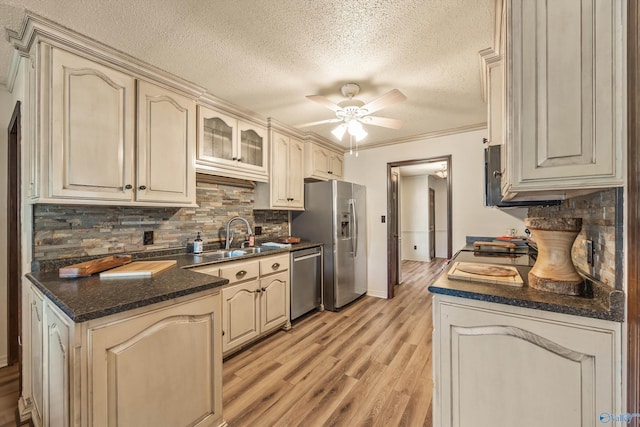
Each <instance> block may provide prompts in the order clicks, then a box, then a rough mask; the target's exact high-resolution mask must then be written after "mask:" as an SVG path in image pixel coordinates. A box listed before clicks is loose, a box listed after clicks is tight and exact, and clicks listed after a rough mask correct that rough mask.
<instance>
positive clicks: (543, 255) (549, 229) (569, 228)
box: [524, 218, 585, 295]
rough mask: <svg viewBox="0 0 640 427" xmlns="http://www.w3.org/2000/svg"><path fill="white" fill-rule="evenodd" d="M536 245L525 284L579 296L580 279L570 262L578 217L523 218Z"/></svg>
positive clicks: (582, 290) (580, 222)
mask: <svg viewBox="0 0 640 427" xmlns="http://www.w3.org/2000/svg"><path fill="white" fill-rule="evenodd" d="M524 223H525V225H526V226H527V228H528V229H529V231H531V235H532V236H533V239H534V240H535V241H536V243H537V244H538V258H537V259H536V262H535V264H534V265H533V267H532V268H531V270H530V271H529V286H530V287H532V288H534V289H539V290H542V291H548V292H555V293H558V294H564V295H583V294H584V292H585V283H584V279H583V278H582V276H580V274H578V272H577V271H576V268H575V266H574V265H573V261H571V247H572V246H573V242H574V241H575V240H576V237H577V236H578V233H579V232H580V230H581V229H582V218H525V220H524Z"/></svg>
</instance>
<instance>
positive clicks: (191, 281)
mask: <svg viewBox="0 0 640 427" xmlns="http://www.w3.org/2000/svg"><path fill="white" fill-rule="evenodd" d="M320 245H321V244H320V243H308V242H307V243H299V244H295V245H292V247H291V248H268V249H266V250H265V251H264V252H262V253H258V254H249V255H243V256H237V257H231V258H225V259H223V260H213V259H211V258H207V257H206V256H198V255H194V254H192V253H191V254H185V253H176V254H171V255H163V256H155V257H150V256H149V255H148V253H143V254H132V260H133V261H140V260H144V259H146V260H150V259H154V260H161V259H175V260H176V261H177V267H172V268H170V269H168V270H165V271H163V272H161V273H158V274H157V275H155V276H154V277H150V278H127V279H115V278H111V279H100V275H99V274H94V275H92V276H90V277H83V278H77V279H61V278H59V277H58V268H60V267H64V266H67V265H71V264H75V263H78V262H83V261H88V260H89V259H91V258H84V259H73V260H69V259H66V260H56V261H48V262H42V263H40V264H39V268H40V271H33V272H31V273H29V274H27V275H26V277H27V278H28V279H29V280H30V281H31V282H32V283H33V284H35V286H36V287H37V288H38V289H40V291H42V292H43V293H44V294H45V295H46V296H47V298H49V299H50V300H51V301H52V302H53V303H54V304H56V305H57V306H58V307H59V308H60V309H61V310H62V311H63V312H64V313H65V314H66V315H67V316H69V317H70V318H71V320H73V321H74V322H77V323H80V322H85V321H87V320H92V319H97V318H100V317H104V316H108V315H110V314H115V313H120V312H123V311H127V310H132V309H134V308H138V307H144V306H146V305H150V304H154V303H158V302H162V301H167V300H170V299H173V298H178V297H181V296H184V295H189V294H192V293H196V292H201V291H205V290H208V289H213V288H216V287H220V286H223V285H225V284H227V283H228V280H226V279H223V278H220V277H216V276H211V275H208V274H202V273H198V272H195V271H189V268H190V267H198V266H203V265H209V264H218V263H224V262H229V261H238V260H242V259H248V258H257V257H261V256H267V255H273V254H278V253H288V252H290V251H293V250H298V249H306V248H312V247H316V246H320ZM93 258H95V257H93ZM98 258H99V257H98ZM42 267H46V268H42Z"/></svg>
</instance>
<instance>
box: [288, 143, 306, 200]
mask: <svg viewBox="0 0 640 427" xmlns="http://www.w3.org/2000/svg"><path fill="white" fill-rule="evenodd" d="M303 168H304V144H303V143H302V142H301V141H298V140H296V139H293V138H291V139H290V140H289V168H288V170H287V172H288V175H289V186H288V188H289V191H288V193H289V197H290V198H291V199H293V200H290V201H289V207H296V208H303V207H304V171H303Z"/></svg>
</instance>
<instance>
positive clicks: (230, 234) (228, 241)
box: [224, 216, 253, 251]
mask: <svg viewBox="0 0 640 427" xmlns="http://www.w3.org/2000/svg"><path fill="white" fill-rule="evenodd" d="M236 220H240V221H242V222H244V224H245V225H246V226H247V234H248V235H249V236H251V235H252V234H253V233H252V232H251V225H249V221H247V220H246V218H243V217H241V216H234V217H233V218H231V219H230V220H229V222H227V227H226V228H227V235H226V239H225V240H226V242H225V245H224V248H225V250H227V251H228V250H229V247H230V246H231V242H233V231H231V223H232V222H233V221H236Z"/></svg>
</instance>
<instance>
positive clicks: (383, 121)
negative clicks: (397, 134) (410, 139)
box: [362, 116, 404, 129]
mask: <svg viewBox="0 0 640 427" xmlns="http://www.w3.org/2000/svg"><path fill="white" fill-rule="evenodd" d="M362 123H364V124H366V125H373V126H382V127H385V128H391V129H400V128H401V127H402V125H404V120H400V119H389V118H387V117H375V116H366V117H363V118H362Z"/></svg>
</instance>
